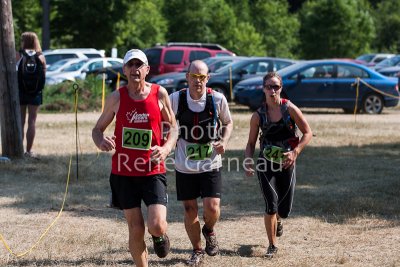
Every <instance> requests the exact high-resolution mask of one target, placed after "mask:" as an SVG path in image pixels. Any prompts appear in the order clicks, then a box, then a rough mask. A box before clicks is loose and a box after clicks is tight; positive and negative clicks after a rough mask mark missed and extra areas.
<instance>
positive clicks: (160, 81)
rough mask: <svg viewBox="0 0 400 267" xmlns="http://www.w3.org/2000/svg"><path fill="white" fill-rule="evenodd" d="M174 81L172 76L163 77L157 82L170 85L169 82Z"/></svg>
mask: <svg viewBox="0 0 400 267" xmlns="http://www.w3.org/2000/svg"><path fill="white" fill-rule="evenodd" d="M173 83H174V79H171V78H166V79H162V80H159V81H158V82H157V84H159V85H169V84H173Z"/></svg>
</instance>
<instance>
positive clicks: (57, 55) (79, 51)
mask: <svg viewBox="0 0 400 267" xmlns="http://www.w3.org/2000/svg"><path fill="white" fill-rule="evenodd" d="M43 55H44V57H45V58H46V66H47V67H49V66H51V64H53V63H55V62H57V61H59V60H61V59H66V58H82V59H88V58H99V57H104V50H97V49H94V48H66V49H54V50H46V51H44V52H43Z"/></svg>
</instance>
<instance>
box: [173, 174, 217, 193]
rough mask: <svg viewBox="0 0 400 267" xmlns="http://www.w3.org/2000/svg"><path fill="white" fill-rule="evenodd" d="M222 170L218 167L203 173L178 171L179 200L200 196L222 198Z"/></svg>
mask: <svg viewBox="0 0 400 267" xmlns="http://www.w3.org/2000/svg"><path fill="white" fill-rule="evenodd" d="M221 193H222V179H221V171H220V170H218V169H216V170H212V171H209V172H202V173H190V174H188V173H181V172H178V171H176V194H177V198H178V200H192V199H197V198H198V197H201V198H205V197H215V198H221Z"/></svg>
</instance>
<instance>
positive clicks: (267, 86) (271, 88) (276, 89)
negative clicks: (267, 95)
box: [264, 84, 282, 91]
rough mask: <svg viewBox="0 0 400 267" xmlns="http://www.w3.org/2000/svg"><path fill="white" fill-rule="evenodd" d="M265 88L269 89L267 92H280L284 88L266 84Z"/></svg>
mask: <svg viewBox="0 0 400 267" xmlns="http://www.w3.org/2000/svg"><path fill="white" fill-rule="evenodd" d="M264 88H265V89H267V90H274V91H278V90H279V89H281V88H282V86H280V85H277V84H273V85H270V84H266V85H264Z"/></svg>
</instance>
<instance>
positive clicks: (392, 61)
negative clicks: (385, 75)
mask: <svg viewBox="0 0 400 267" xmlns="http://www.w3.org/2000/svg"><path fill="white" fill-rule="evenodd" d="M399 64H400V55H397V56H394V57H390V58H387V59H384V60H382V61H381V62H379V63H378V64H376V65H375V66H373V67H371V68H372V69H373V70H376V71H378V72H379V70H381V69H383V68H388V67H393V66H396V65H399Z"/></svg>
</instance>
